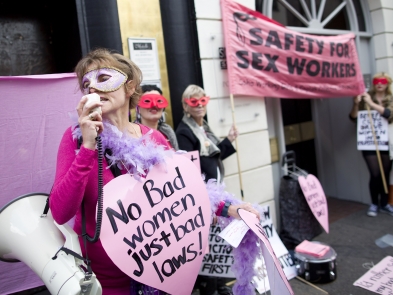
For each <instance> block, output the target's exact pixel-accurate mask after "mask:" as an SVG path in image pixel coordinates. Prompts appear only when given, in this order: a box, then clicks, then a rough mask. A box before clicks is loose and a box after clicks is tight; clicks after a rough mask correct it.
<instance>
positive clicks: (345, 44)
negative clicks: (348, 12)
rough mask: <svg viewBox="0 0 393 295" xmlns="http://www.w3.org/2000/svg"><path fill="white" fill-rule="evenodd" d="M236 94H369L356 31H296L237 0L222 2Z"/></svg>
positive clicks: (295, 96)
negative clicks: (318, 33) (320, 33)
mask: <svg viewBox="0 0 393 295" xmlns="http://www.w3.org/2000/svg"><path fill="white" fill-rule="evenodd" d="M221 10H222V18H223V24H224V36H225V48H226V59H227V67H228V78H229V88H230V92H231V93H232V94H238V95H250V96H267V97H280V98H332V97H346V96H354V95H357V94H360V93H362V92H364V84H363V75H362V72H361V69H360V65H359V60H358V55H357V51H356V46H355V40H354V38H355V36H354V34H345V35H339V36H327V37H324V36H316V35H307V34H301V33H298V32H295V31H291V30H289V29H287V28H285V27H283V26H281V25H279V24H277V23H275V22H274V21H273V20H270V19H268V18H267V17H265V16H263V15H262V14H260V13H258V12H256V11H253V10H250V9H249V8H246V7H244V6H242V5H240V4H238V3H236V2H234V1H232V0H221Z"/></svg>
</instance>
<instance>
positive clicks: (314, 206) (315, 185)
mask: <svg viewBox="0 0 393 295" xmlns="http://www.w3.org/2000/svg"><path fill="white" fill-rule="evenodd" d="M298 181H299V184H300V187H301V189H302V192H303V194H304V197H305V198H306V200H307V203H308V205H309V206H310V209H311V212H312V213H313V214H314V216H315V218H316V219H317V220H318V222H319V223H320V224H321V225H322V227H323V229H324V230H325V231H326V232H327V233H329V211H328V205H327V201H326V196H325V193H324V191H323V188H322V185H321V183H320V182H319V180H318V178H316V177H315V176H314V175H312V174H308V175H307V177H304V176H299V177H298Z"/></svg>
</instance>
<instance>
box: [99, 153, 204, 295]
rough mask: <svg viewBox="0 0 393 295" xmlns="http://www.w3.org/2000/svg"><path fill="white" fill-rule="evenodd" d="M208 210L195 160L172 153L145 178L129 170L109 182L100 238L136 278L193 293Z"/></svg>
mask: <svg viewBox="0 0 393 295" xmlns="http://www.w3.org/2000/svg"><path fill="white" fill-rule="evenodd" d="M210 210H211V209H210V201H209V197H208V194H207V190H206V186H205V184H204V182H203V180H202V177H201V174H200V173H199V171H198V170H197V169H196V168H195V165H194V164H192V163H191V162H190V161H189V160H188V159H187V158H185V157H184V156H182V155H173V157H172V158H166V161H165V164H163V165H162V166H155V167H153V169H152V170H151V171H150V172H149V174H148V175H147V177H146V178H145V179H142V180H141V181H137V180H135V179H134V178H133V177H132V176H131V175H129V174H125V175H121V176H119V177H117V178H115V179H113V180H112V181H110V182H109V183H108V184H106V185H105V187H104V216H103V220H102V230H101V242H102V245H103V247H104V249H105V251H106V253H107V254H108V256H109V257H110V258H111V259H112V261H113V262H114V263H115V264H116V265H117V266H118V267H119V268H120V269H121V270H122V271H123V272H124V273H125V274H127V275H128V276H130V277H131V278H133V279H134V280H136V281H138V282H141V283H143V284H146V285H148V286H151V287H154V288H157V289H159V290H162V291H165V292H167V293H170V294H174V295H184V294H191V291H192V288H193V286H194V283H195V280H196V277H197V275H198V272H199V269H200V266H201V263H202V259H203V254H204V251H205V249H206V247H207V241H208V234H209V228H210V215H211V211H210ZM179 282H181V283H179Z"/></svg>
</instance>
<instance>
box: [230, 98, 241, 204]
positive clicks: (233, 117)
mask: <svg viewBox="0 0 393 295" xmlns="http://www.w3.org/2000/svg"><path fill="white" fill-rule="evenodd" d="M229 97H230V99H231V108H232V121H233V126H234V127H235V128H236V119H235V102H234V99H233V94H230V95H229ZM235 147H236V157H237V169H238V172H239V183H240V194H241V197H242V201H244V193H243V179H242V169H241V167H240V157H239V146H238V144H237V137H236V138H235Z"/></svg>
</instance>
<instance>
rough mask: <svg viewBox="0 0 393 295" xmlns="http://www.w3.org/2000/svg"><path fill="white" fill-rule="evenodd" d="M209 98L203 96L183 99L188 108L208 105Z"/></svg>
mask: <svg viewBox="0 0 393 295" xmlns="http://www.w3.org/2000/svg"><path fill="white" fill-rule="evenodd" d="M209 100H210V97H209V96H203V97H201V98H195V97H191V98H185V99H184V101H185V102H186V104H188V105H189V106H190V107H197V106H198V105H201V106H205V105H207V104H208V103H209Z"/></svg>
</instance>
